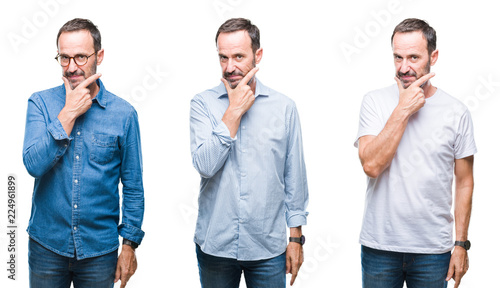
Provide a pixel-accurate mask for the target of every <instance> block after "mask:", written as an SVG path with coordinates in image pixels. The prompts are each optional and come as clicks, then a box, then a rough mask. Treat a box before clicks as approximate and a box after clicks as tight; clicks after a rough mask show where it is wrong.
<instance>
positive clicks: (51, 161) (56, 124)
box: [23, 94, 72, 178]
mask: <svg viewBox="0 0 500 288" xmlns="http://www.w3.org/2000/svg"><path fill="white" fill-rule="evenodd" d="M42 107H44V105H43V103H42V102H41V99H40V98H39V97H38V95H36V94H34V95H33V96H32V97H31V98H30V99H29V100H28V110H27V113H26V128H25V134H24V144H23V163H24V166H25V167H26V170H28V173H29V174H30V175H31V176H33V177H35V178H40V177H42V176H43V175H44V174H45V173H47V172H48V171H49V170H50V169H51V168H52V167H54V165H55V164H56V163H57V162H58V161H59V159H60V158H61V157H62V156H63V155H64V153H65V152H66V151H67V148H68V146H69V143H70V141H71V139H72V138H70V137H69V136H68V135H67V134H66V131H64V128H63V127H62V124H61V122H60V121H59V119H58V118H57V117H54V118H53V119H50V118H49V114H48V112H47V111H45V110H44V109H42Z"/></svg>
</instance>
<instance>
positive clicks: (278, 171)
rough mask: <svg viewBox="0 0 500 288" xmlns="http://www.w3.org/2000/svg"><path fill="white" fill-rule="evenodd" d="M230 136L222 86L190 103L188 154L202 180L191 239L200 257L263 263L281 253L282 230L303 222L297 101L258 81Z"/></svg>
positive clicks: (283, 244) (305, 200)
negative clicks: (226, 122) (204, 255)
mask: <svg viewBox="0 0 500 288" xmlns="http://www.w3.org/2000/svg"><path fill="white" fill-rule="evenodd" d="M255 95H256V98H255V102H254V104H253V106H252V107H251V108H250V110H248V111H247V112H246V113H245V114H244V115H243V117H242V119H241V122H240V126H239V129H238V132H237V135H236V137H235V138H234V139H233V138H231V136H230V133H229V130H228V128H227V126H226V125H225V124H224V122H222V116H223V115H224V112H225V111H226V109H227V107H228V106H229V99H228V97H227V92H226V88H225V86H224V84H222V83H221V84H220V85H219V86H217V87H215V88H213V89H209V90H206V91H204V92H203V93H200V94H198V95H196V96H195V97H194V98H193V100H192V101H191V119H190V122H191V154H192V159H193V165H194V167H195V168H196V170H197V171H198V172H199V173H200V175H201V184H200V194H199V199H198V203H199V211H198V221H197V224H196V232H195V237H194V241H195V242H196V243H197V244H198V245H199V246H200V248H201V249H202V251H203V252H205V253H207V254H210V255H214V256H218V257H225V258H233V259H238V260H261V259H269V258H272V257H275V256H278V255H280V254H282V253H283V252H285V250H286V245H287V239H286V235H287V233H286V225H288V227H298V226H302V225H305V224H306V217H307V214H308V212H306V207H307V204H308V199H309V196H308V195H309V194H308V188H307V179H306V168H305V164H304V155H303V151H302V150H303V149H302V136H301V129H300V121H299V115H298V113H297V109H296V107H295V103H294V102H293V101H292V100H291V99H290V98H288V97H286V96H285V95H283V94H281V93H279V92H276V91H274V90H272V89H270V88H268V87H266V86H264V85H263V84H262V83H260V82H259V81H258V80H257V85H256V91H255Z"/></svg>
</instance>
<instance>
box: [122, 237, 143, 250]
mask: <svg viewBox="0 0 500 288" xmlns="http://www.w3.org/2000/svg"><path fill="white" fill-rule="evenodd" d="M122 244H123V245H128V246H131V247H132V248H134V249H136V248H137V247H139V244H137V243H135V242H133V241H130V240H128V239H125V238H123V242H122Z"/></svg>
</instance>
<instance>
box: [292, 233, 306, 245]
mask: <svg viewBox="0 0 500 288" xmlns="http://www.w3.org/2000/svg"><path fill="white" fill-rule="evenodd" d="M288 240H289V241H290V242H295V243H299V244H300V245H304V244H305V243H306V237H305V236H304V235H302V236H300V237H290V238H288Z"/></svg>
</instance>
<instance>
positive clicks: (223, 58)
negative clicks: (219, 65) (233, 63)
mask: <svg viewBox="0 0 500 288" xmlns="http://www.w3.org/2000/svg"><path fill="white" fill-rule="evenodd" d="M219 60H220V61H221V62H226V61H227V57H226V56H224V55H219Z"/></svg>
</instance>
